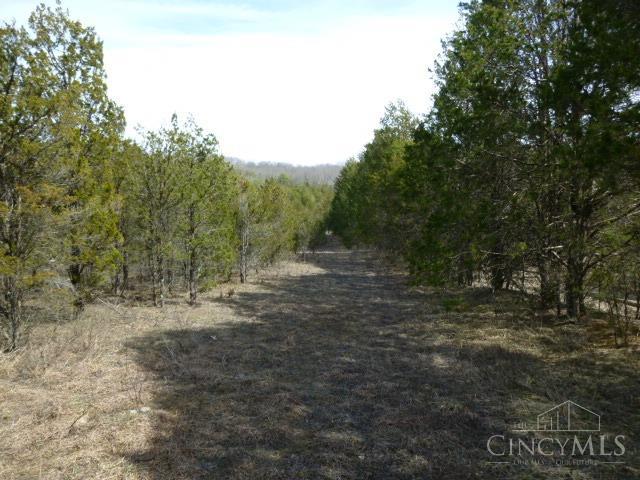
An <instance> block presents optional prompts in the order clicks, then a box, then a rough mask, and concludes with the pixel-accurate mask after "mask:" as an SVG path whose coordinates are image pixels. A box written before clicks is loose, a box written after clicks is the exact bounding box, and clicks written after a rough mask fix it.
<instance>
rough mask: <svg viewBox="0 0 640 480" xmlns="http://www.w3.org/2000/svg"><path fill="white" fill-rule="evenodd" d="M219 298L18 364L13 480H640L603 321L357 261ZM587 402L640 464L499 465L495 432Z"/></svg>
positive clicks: (91, 321) (323, 263) (638, 418)
mask: <svg viewBox="0 0 640 480" xmlns="http://www.w3.org/2000/svg"><path fill="white" fill-rule="evenodd" d="M230 288H231V287H224V288H223V290H222V292H223V293H224V292H228V291H229V289H230ZM220 293H221V290H216V291H215V292H211V293H209V294H208V295H203V298H202V304H201V305H200V306H199V307H197V308H192V307H188V306H187V305H186V304H185V301H184V297H182V296H180V297H179V296H176V297H175V298H172V299H170V301H168V302H167V306H166V308H164V309H157V308H153V307H150V306H149V305H145V304H144V303H141V304H139V305H136V304H134V303H132V304H129V305H121V306H120V307H118V308H117V309H115V310H114V309H113V308H107V307H106V306H104V305H102V304H100V305H94V306H92V307H91V309H89V310H88V311H87V313H86V314H85V315H84V316H83V318H82V319H81V320H78V321H74V322H67V323H65V324H60V325H57V324H55V325H42V326H39V327H38V328H37V329H35V330H34V331H33V332H32V337H31V339H30V343H29V346H28V348H26V349H25V350H23V351H21V352H18V353H16V354H15V355H14V356H13V357H11V358H7V359H3V362H4V363H0V386H1V387H2V388H0V413H1V415H0V477H1V478H3V479H4V478H8V479H20V480H22V479H32V478H46V479H47V480H62V479H65V480H67V479H78V480H79V479H82V480H84V479H87V478H91V479H104V480H106V479H130V480H134V479H135V480H142V479H152V480H160V479H166V480H177V479H251V480H254V479H283V480H284V479H287V480H288V479H316V478H317V479H354V480H355V479H410V478H411V479H413V478H415V479H425V478H428V479H472V478H478V479H480V478H499V479H521V480H524V479H528V480H530V479H538V478H545V479H546V478H553V479H566V478H573V479H592V480H595V479H598V480H605V479H618V478H620V479H626V478H629V479H631V478H640V470H639V469H638V467H637V465H638V464H639V462H638V459H639V454H638V451H639V447H640V445H639V444H638V440H637V439H638V438H639V437H640V382H639V381H638V371H640V354H639V353H638V350H637V349H636V348H635V347H633V348H630V349H626V350H624V349H613V348H611V347H610V342H609V343H608V340H607V339H606V336H603V332H606V331H607V330H606V328H605V329H603V330H597V328H596V327H597V326H598V325H600V324H598V323H597V322H594V323H593V324H592V325H590V326H589V328H585V327H584V326H578V325H565V326H562V327H553V326H552V325H548V324H545V323H544V322H543V321H542V320H540V319H538V318H536V317H535V316H534V314H533V313H532V312H531V311H530V310H529V309H528V308H527V305H526V302H523V301H522V299H521V298H520V297H518V296H517V295H515V294H510V293H501V294H500V295H498V296H497V297H494V296H492V295H491V294H490V292H488V291H486V290H482V289H467V290H461V291H453V292H452V291H449V292H447V293H443V292H437V291H435V290H429V289H421V290H418V289H412V288H410V287H409V286H408V285H407V278H406V276H404V275H402V274H400V273H393V272H391V271H388V270H386V269H385V267H384V262H382V261H380V259H378V258H375V257H374V256H373V255H372V254H370V253H367V252H348V251H344V250H335V251H328V252H322V253H318V254H317V255H315V256H313V257H312V258H310V259H308V261H307V262H306V263H300V262H289V263H283V264H281V265H280V266H278V267H277V268H274V269H273V270H272V271H271V272H269V273H268V274H267V275H266V276H261V277H259V278H258V279H257V280H255V281H254V282H253V283H251V284H249V285H244V286H242V287H235V294H233V295H232V296H230V297H226V296H225V297H224V298H222V297H221V296H220V295H219V294H220ZM598 328H599V327H598ZM603 339H604V340H603ZM569 399H570V400H573V401H576V402H577V403H579V404H581V405H584V406H586V407H588V408H590V409H592V410H593V411H595V412H600V413H601V414H602V431H601V433H603V434H606V435H609V436H611V435H618V434H623V435H626V440H625V445H626V448H627V452H628V453H627V455H626V456H625V457H624V462H625V463H624V464H623V465H617V464H616V465H610V464H607V465H591V466H589V465H587V466H579V467H573V466H568V467H567V466H563V467H555V466H553V467H542V466H538V465H528V466H522V465H514V464H500V465H495V464H490V463H488V462H489V461H492V460H495V458H494V457H491V456H490V455H489V454H488V452H487V451H486V443H487V439H488V438H489V437H490V436H491V435H494V434H505V435H511V436H517V435H518V434H516V433H515V432H514V431H513V430H514V425H515V424H516V423H521V422H527V423H530V422H531V421H535V418H536V415H537V414H538V413H540V412H543V411H545V410H547V409H549V408H550V407H552V406H553V405H556V404H559V403H561V402H564V401H566V400H569ZM524 437H525V438H528V437H527V435H524ZM618 460H619V459H618Z"/></svg>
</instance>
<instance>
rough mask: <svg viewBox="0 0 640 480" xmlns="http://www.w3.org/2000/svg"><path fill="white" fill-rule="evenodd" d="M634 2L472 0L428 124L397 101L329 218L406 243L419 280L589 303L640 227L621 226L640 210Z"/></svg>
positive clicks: (440, 69)
mask: <svg viewBox="0 0 640 480" xmlns="http://www.w3.org/2000/svg"><path fill="white" fill-rule="evenodd" d="M639 13H640V11H639V10H638V7H637V5H635V4H634V3H633V2H627V1H623V2H577V1H568V2H566V1H562V2H560V1H555V0H545V1H538V0H513V1H511V0H510V1H506V2H480V1H472V2H469V3H465V4H462V5H461V14H462V22H461V23H462V28H460V29H459V30H458V31H456V32H454V33H453V34H452V35H451V36H450V37H449V38H448V39H447V41H446V42H445V44H444V52H443V54H442V56H441V59H440V61H439V63H438V64H437V65H436V68H435V76H436V82H437V85H438V92H437V93H436V95H435V96H434V104H433V109H432V110H431V112H430V113H429V115H427V116H426V117H425V119H424V121H423V122H422V123H421V125H420V126H419V127H418V128H414V127H413V125H412V122H410V121H407V120H406V119H408V118H410V117H406V116H404V117H406V119H405V120H404V121H398V118H400V119H402V117H403V115H400V116H399V117H398V114H397V113H398V112H399V111H401V109H399V108H398V109H395V114H393V113H390V115H389V116H390V118H392V119H393V118H395V120H392V121H391V122H389V121H387V120H385V121H383V125H382V127H381V129H380V130H379V131H376V133H375V135H374V139H373V141H372V143H370V144H369V145H367V147H366V148H365V151H364V152H363V153H362V155H361V157H360V160H359V161H358V162H350V163H348V164H347V165H346V166H345V167H344V169H343V171H342V172H341V175H340V177H339V178H338V180H337V182H336V195H335V199H334V202H333V205H332V210H331V213H330V216H329V218H330V220H331V222H330V224H331V226H332V228H333V229H334V230H335V231H336V232H337V233H338V234H339V235H341V237H342V238H343V239H344V241H345V243H346V244H347V245H356V244H368V245H374V246H376V247H379V248H383V249H385V250H387V251H391V252H395V253H397V254H399V255H402V256H403V257H404V259H405V260H406V261H407V263H408V265H409V268H410V270H411V272H412V273H413V275H414V277H415V279H416V281H418V282H427V283H430V284H435V285H447V284H451V283H453V284H463V285H464V284H469V283H471V282H472V281H473V280H474V279H480V280H481V281H483V282H487V283H489V284H490V285H491V286H492V287H493V288H504V287H512V288H514V287H515V288H518V289H520V290H523V291H528V292H530V291H531V289H533V288H536V287H537V290H538V293H539V296H540V302H541V305H542V306H543V307H550V306H554V305H555V306H556V307H557V309H558V310H559V309H560V306H561V303H564V304H565V305H566V308H567V313H568V315H570V316H575V317H579V316H580V315H581V314H582V312H583V310H584V305H585V298H586V295H587V292H588V289H589V285H590V283H591V280H592V276H593V272H594V269H596V268H600V266H601V265H602V267H603V268H605V269H606V268H607V267H606V262H607V259H610V258H613V257H615V256H616V255H620V254H622V252H624V251H625V245H628V244H629V242H637V241H638V238H637V233H638V231H637V230H635V231H633V232H630V231H629V230H625V228H626V227H624V224H625V222H626V221H627V220H628V219H629V218H632V217H634V216H635V215H637V214H638V213H640V201H639V200H638V199H639V198H640V181H639V180H640V178H639V176H638V173H639V169H638V162H637V159H638V155H639V154H640V144H639V142H638V135H637V132H638V131H639V127H640V103H639V99H640V97H639V96H638V92H639V91H640V22H638V21H637V20H638V18H639V17H640V15H639ZM392 110H393V109H392ZM392 110H391V111H392ZM391 111H390V112H391ZM390 125H398V126H397V127H395V128H393V127H390ZM403 132H406V133H403ZM621 229H622V230H625V232H626V233H625V234H624V235H623V236H624V237H625V238H626V240H625V242H626V243H625V244H624V245H623V244H620V243H617V244H616V242H611V241H610V236H611V235H612V232H621V231H622V230H621ZM612 268H613V267H612ZM614 270H615V268H614ZM527 271H528V272H530V273H533V275H534V276H535V277H537V278H536V279H534V280H531V278H530V276H529V277H527V276H526V275H524V274H523V275H518V274H517V272H527ZM618 277H619V275H618ZM563 300H564V302H563Z"/></svg>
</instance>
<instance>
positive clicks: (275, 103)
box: [0, 0, 458, 165]
mask: <svg viewBox="0 0 640 480" xmlns="http://www.w3.org/2000/svg"><path fill="white" fill-rule="evenodd" d="M37 3H39V2H38V1H37V0H0V18H1V19H2V20H11V19H15V20H16V21H17V22H18V23H20V24H22V23H24V22H25V21H26V18H27V17H28V14H29V12H30V11H31V10H32V9H33V8H34V6H35V5H36V4H37ZM48 3H49V4H53V2H48ZM457 3H458V1H457V0H422V1H405V0H371V1H348V0H344V1H338V0H336V1H294V0H274V1H266V0H248V1H245V2H231V1H228V2H218V1H205V0H200V1H197V0H186V1H178V0H175V1H162V0H108V1H106V0H103V1H88V0H67V1H64V2H63V6H64V7H65V8H67V9H69V11H70V13H71V16H72V17H73V18H76V19H79V20H80V21H81V22H83V23H84V24H86V25H92V26H94V27H95V28H96V31H97V32H98V35H99V36H100V37H101V38H102V40H103V41H104V54H105V65H106V69H107V74H108V84H109V92H110V96H111V97H112V98H113V99H115V100H116V101H117V102H118V103H119V104H120V105H121V106H123V107H124V110H125V113H126V117H127V124H128V127H127V131H128V132H129V133H130V134H133V132H134V128H135V127H136V125H141V126H143V127H144V128H148V129H152V128H157V127H158V126H160V125H163V124H166V123H167V122H168V121H169V119H170V116H171V113H172V112H176V113H178V115H179V116H182V117H184V116H186V115H187V114H192V115H193V116H194V118H195V119H196V121H197V122H198V123H200V124H201V125H202V126H203V127H204V128H205V129H207V130H208V131H211V132H213V133H215V135H216V137H217V138H218V140H219V142H220V147H221V150H222V153H224V154H225V155H227V156H234V157H239V158H242V159H245V160H254V161H263V160H264V161H282V162H289V163H294V164H303V165H312V164H317V163H340V162H343V161H345V160H346V159H347V158H349V157H351V156H354V155H357V153H358V152H359V151H360V150H361V149H362V147H363V146H364V144H365V143H367V142H368V141H369V140H370V138H371V135H372V132H373V129H374V128H375V127H376V126H377V124H378V121H379V119H380V117H381V116H382V114H383V112H384V106H385V105H386V104H388V103H389V102H391V101H393V100H395V99H402V100H404V101H405V102H406V103H407V105H408V106H409V108H410V109H411V110H412V111H414V112H415V113H425V112H426V111H427V109H428V107H429V105H430V97H431V95H432V93H433V82H432V78H431V74H430V73H429V71H428V69H429V68H431V67H432V66H433V62H434V60H435V59H436V56H437V54H438V53H439V52H440V48H441V47H440V39H441V38H442V37H443V36H445V35H446V34H448V33H449V32H451V30H452V29H453V28H454V25H455V21H456V19H457Z"/></svg>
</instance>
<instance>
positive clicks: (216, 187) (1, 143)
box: [0, 5, 332, 350]
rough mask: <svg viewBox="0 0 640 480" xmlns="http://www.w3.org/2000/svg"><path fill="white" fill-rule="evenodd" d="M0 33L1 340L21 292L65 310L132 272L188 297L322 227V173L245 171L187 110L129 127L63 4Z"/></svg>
mask: <svg viewBox="0 0 640 480" xmlns="http://www.w3.org/2000/svg"><path fill="white" fill-rule="evenodd" d="M0 35H1V38H0V44H1V50H0V90H1V91H2V95H1V96H0V165H1V171H0V196H1V198H2V202H1V203H0V278H1V279H2V296H0V319H1V321H0V325H1V331H2V339H3V345H4V349H7V350H13V349H15V348H16V347H17V346H19V344H20V341H21V335H22V333H23V331H24V327H25V326H26V320H27V318H29V317H31V315H29V314H28V312H27V311H26V310H28V304H29V301H30V300H32V299H33V298H38V297H40V298H42V300H45V299H46V298H47V297H48V296H49V295H51V290H52V289H54V290H65V291H66V292H67V293H69V294H70V295H71V303H72V304H73V307H74V315H78V314H80V312H81V311H82V310H83V308H84V306H85V305H86V304H87V303H90V302H92V301H95V298H96V296H97V295H98V294H99V292H101V291H105V289H107V290H111V291H112V292H113V293H115V294H118V295H126V293H127V292H128V291H129V290H130V289H131V288H132V285H133V283H134V282H135V283H136V285H135V287H136V289H137V291H147V292H149V294H150V295H151V299H152V301H153V303H154V304H155V305H158V306H162V305H163V304H164V299H165V297H166V291H167V289H176V288H178V289H179V288H184V289H186V290H187V291H188V301H189V302H190V303H192V304H194V303H195V302H196V301H197V298H198V292H199V291H200V290H202V289H206V288H209V287H211V286H212V285H215V284H216V283H219V282H223V281H225V280H228V279H229V277H230V275H231V274H232V272H233V271H234V270H235V269H239V271H240V277H241V280H242V281H243V282H244V281H245V279H246V278H247V276H248V275H250V270H251V269H256V268H260V267H262V266H264V265H269V264H272V263H273V262H274V261H275V260H276V259H278V258H279V256H281V255H283V254H286V253H287V252H298V251H302V250H304V249H306V248H308V247H309V245H310V242H313V241H315V240H317V239H318V238H320V237H321V236H322V235H323V233H324V232H323V225H322V222H323V220H324V217H325V215H326V211H327V209H328V208H329V203H330V200H331V197H332V190H331V187H330V186H328V185H311V184H309V183H302V184H294V183H293V182H292V181H291V180H289V179H288V178H287V177H286V176H279V177H277V178H268V179H265V180H255V179H248V178H246V177H244V176H243V175H242V174H241V173H240V172H239V171H238V170H236V169H234V168H233V167H232V165H231V164H230V163H229V162H227V161H226V160H225V159H224V158H223V156H222V155H221V154H220V153H219V152H218V142H217V140H216V137H215V136H214V135H213V134H211V133H208V132H205V131H203V129H202V128H200V127H199V126H198V125H197V124H196V123H195V121H194V120H193V119H190V118H189V119H186V120H185V121H180V120H179V119H178V118H177V117H176V116H175V115H174V116H173V117H172V118H171V119H170V122H168V126H167V127H165V128H162V129H160V130H158V131H141V132H139V137H140V140H138V141H133V140H130V139H128V138H126V137H125V135H124V127H125V118H124V114H123V110H122V109H121V108H120V107H119V106H118V105H117V104H115V103H114V102H113V101H112V100H111V99H110V98H109V96H108V92H107V83H106V74H105V70H104V65H103V54H102V43H101V41H100V40H99V38H98V37H97V35H96V32H95V31H94V30H93V29H92V28H90V27H85V26H83V25H82V24H80V23H79V22H77V21H74V20H72V19H71V18H70V17H69V15H68V13H67V12H66V11H65V10H63V9H62V7H60V6H58V7H56V8H50V7H45V6H44V5H41V6H39V7H38V8H37V9H36V10H35V11H34V12H33V14H32V15H31V17H30V19H29V24H28V26H27V27H26V28H25V27H18V26H16V25H13V24H7V23H5V24H4V25H3V26H2V29H1V30H0ZM167 120H169V119H167ZM236 267H238V268H236Z"/></svg>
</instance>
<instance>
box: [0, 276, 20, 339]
mask: <svg viewBox="0 0 640 480" xmlns="http://www.w3.org/2000/svg"><path fill="white" fill-rule="evenodd" d="M3 283H4V300H5V301H4V302H3V303H4V305H3V308H2V310H3V312H2V313H3V314H4V316H5V317H6V320H7V331H6V332H5V336H6V338H7V350H8V351H13V350H15V349H16V348H18V341H19V339H20V328H21V326H22V320H23V319H22V292H21V291H20V287H19V286H18V282H17V279H16V278H15V277H14V276H9V277H5V280H4V282H3Z"/></svg>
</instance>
